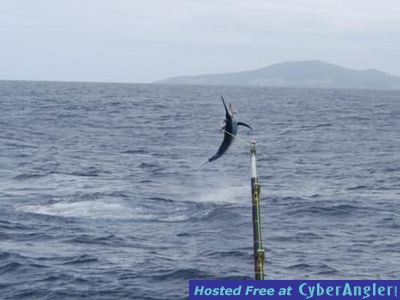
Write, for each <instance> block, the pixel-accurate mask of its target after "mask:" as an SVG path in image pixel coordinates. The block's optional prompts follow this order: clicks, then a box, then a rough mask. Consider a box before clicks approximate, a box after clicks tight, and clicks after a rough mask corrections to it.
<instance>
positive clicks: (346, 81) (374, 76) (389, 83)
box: [157, 60, 400, 89]
mask: <svg viewBox="0 0 400 300" xmlns="http://www.w3.org/2000/svg"><path fill="white" fill-rule="evenodd" d="M157 83H163V84H194V85H237V86H270V87H309V88H359V89H400V77H397V76H394V75H390V74H387V73H384V72H381V71H378V70H373V69H369V70H362V71H361V70H353V69H348V68H345V67H341V66H338V65H334V64H329V63H326V62H323V61H319V60H307V61H297V62H284V63H278V64H274V65H271V66H268V67H265V68H261V69H256V70H250V71H243V72H236V73H224V74H208V75H197V76H179V77H171V78H167V79H164V80H161V81H158V82H157Z"/></svg>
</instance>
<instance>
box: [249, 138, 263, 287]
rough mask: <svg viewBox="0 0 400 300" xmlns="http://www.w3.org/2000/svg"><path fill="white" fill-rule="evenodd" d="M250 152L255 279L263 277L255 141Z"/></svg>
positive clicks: (259, 188) (259, 189)
mask: <svg viewBox="0 0 400 300" xmlns="http://www.w3.org/2000/svg"><path fill="white" fill-rule="evenodd" d="M250 153H251V196H252V197H251V198H252V205H253V244H254V271H255V279H256V280H263V279H264V257H265V252H264V248H263V246H262V238H261V217H260V191H261V187H260V183H259V181H258V177H257V165H256V142H252V143H251V146H250Z"/></svg>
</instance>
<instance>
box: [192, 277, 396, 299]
mask: <svg viewBox="0 0 400 300" xmlns="http://www.w3.org/2000/svg"><path fill="white" fill-rule="evenodd" d="M399 292H400V280H190V281H189V300H210V299H234V300H261V299H262V300H266V299H267V300H285V299H296V300H297V299H301V300H309V299H311V300H327V299H329V300H336V299H348V300H350V299H351V300H364V299H371V300H372V299H373V300H376V299H382V300H388V299H398V297H399Z"/></svg>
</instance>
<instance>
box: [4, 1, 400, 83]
mask: <svg viewBox="0 0 400 300" xmlns="http://www.w3.org/2000/svg"><path fill="white" fill-rule="evenodd" d="M308 59H318V60H323V61H326V62H329V63H334V64H339V65H342V66H345V67H349V68H355V69H369V68H374V69H379V70H381V71H385V72H388V73H391V74H394V75H398V76H400V1H398V0H142V1H138V0H35V1H33V0H0V79H2V80H56V81H100V82H142V83H147V82H153V81H156V80H160V79H164V78H167V77H170V76H179V75H197V74H208V73H225V72H235V71H243V70H251V69H256V68H261V67H264V66H268V65H270V64H274V63H278V62H284V61H298V60H308Z"/></svg>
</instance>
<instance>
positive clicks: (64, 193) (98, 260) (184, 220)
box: [0, 81, 400, 300]
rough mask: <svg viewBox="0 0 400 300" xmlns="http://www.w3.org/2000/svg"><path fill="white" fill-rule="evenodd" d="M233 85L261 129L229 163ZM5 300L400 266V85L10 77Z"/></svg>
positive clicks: (2, 168) (1, 231)
mask: <svg viewBox="0 0 400 300" xmlns="http://www.w3.org/2000/svg"><path fill="white" fill-rule="evenodd" d="M220 95H224V96H225V98H226V100H227V101H228V102H232V103H233V105H234V107H235V109H236V110H237V112H238V114H237V118H238V120H240V121H243V122H246V123H248V124H250V125H251V126H252V127H253V128H254V131H253V132H251V131H249V130H248V129H246V128H244V127H240V128H239V133H238V137H239V138H240V139H241V140H236V141H235V143H234V144H233V145H232V147H231V148H230V149H229V151H228V152H227V153H226V154H225V155H224V156H223V157H222V158H220V159H219V160H217V161H214V162H212V163H209V164H207V165H205V166H204V167H202V168H200V169H199V168H198V166H199V165H200V164H201V163H202V162H204V161H205V160H206V159H207V158H208V157H210V156H211V155H213V154H214V153H215V152H216V150H217V148H218V147H219V144H220V143H221V141H222V136H223V134H222V133H221V132H220V131H219V128H220V127H221V121H222V120H223V119H224V109H223V106H222V103H221V100H220ZM0 111H1V115H0V179H1V181H0V182H1V185H0V211H1V214H0V297H1V299H29V300H31V299H41V300H42V299H93V300H102V299H107V300H113V299H115V300H117V299H118V300H120V299H143V300H145V299H149V300H150V299H154V300H155V299H158V300H161V299H187V295H188V280H189V279H251V278H253V276H254V274H253V257H252V255H253V248H252V246H253V244H252V238H253V236H252V220H251V194H250V149H249V146H248V144H247V143H246V142H243V141H252V140H255V141H256V142H257V163H258V175H259V179H260V182H261V185H262V187H261V196H262V202H261V217H262V234H263V244H264V247H265V251H266V263H265V271H266V279H399V277H400V237H399V229H400V206H399V201H400V151H399V149H400V130H399V129H400V91H383V90H381V91H378V90H333V89H326V90H322V89H321V90H318V89H294V88H291V89H289V88H286V89H285V88H244V87H216V86H214V87H208V86H174V85H154V84H113V83H63V82H29V81H26V82H24V81H19V82H18V81H1V82H0Z"/></svg>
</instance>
